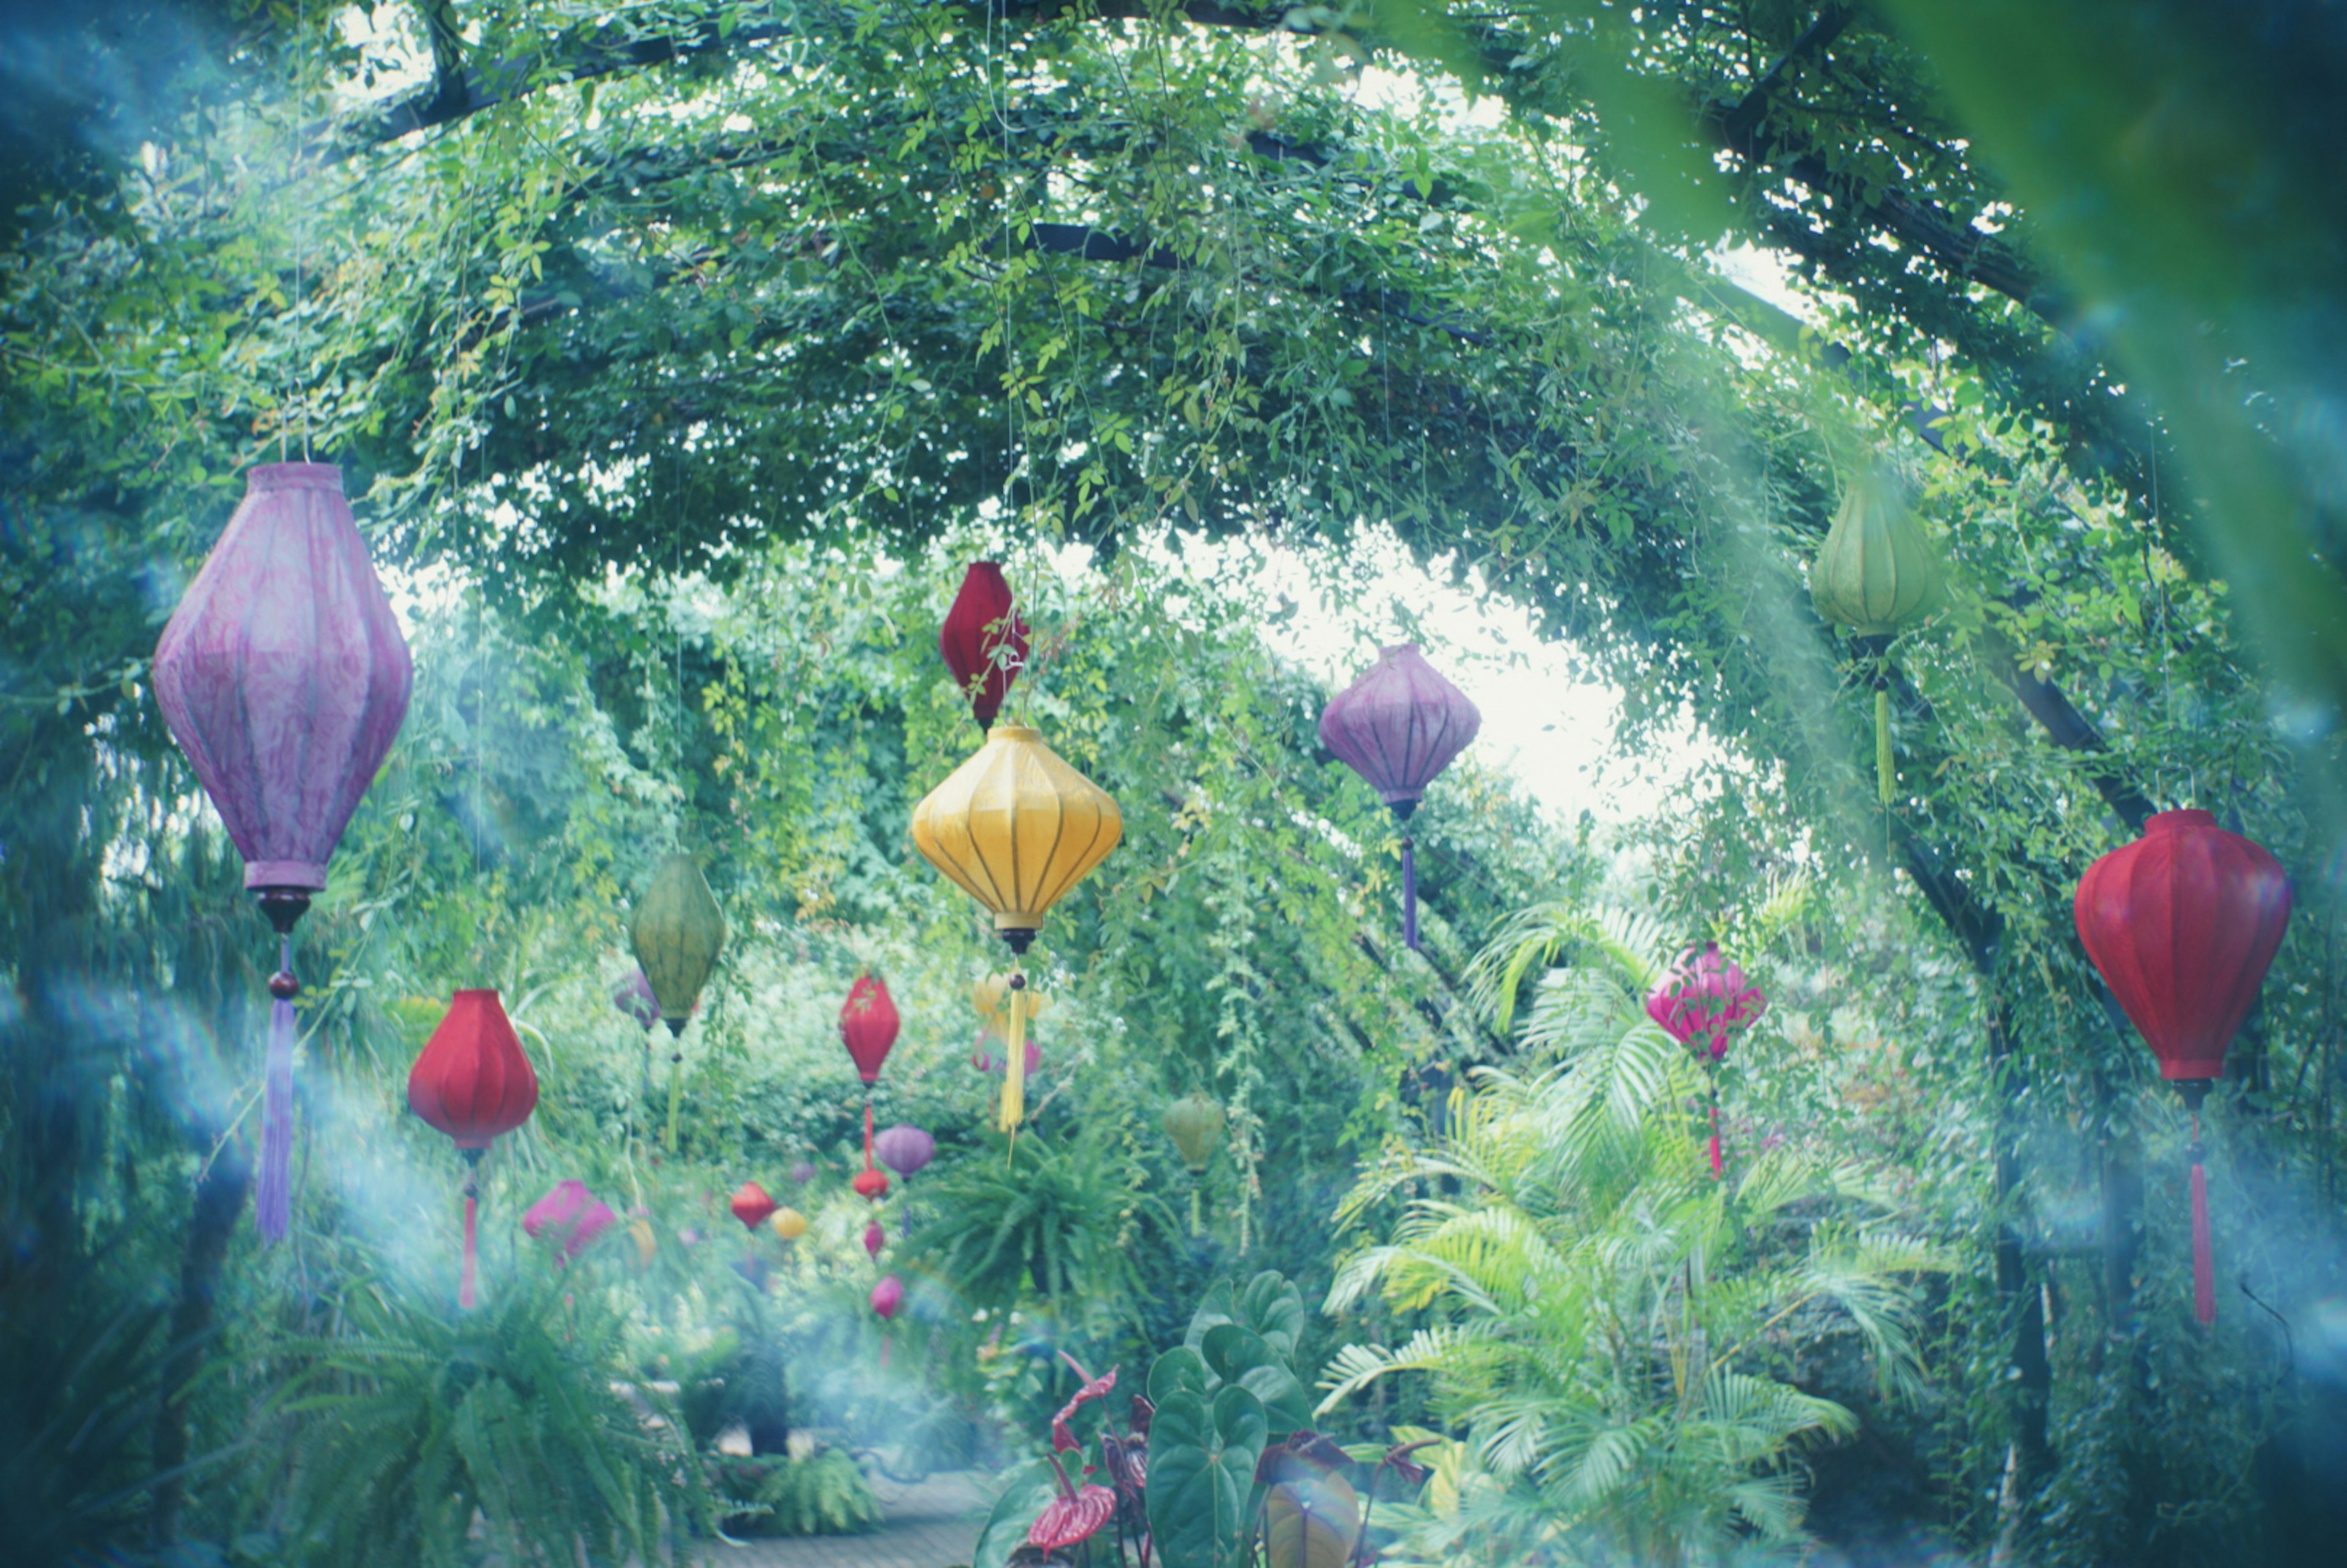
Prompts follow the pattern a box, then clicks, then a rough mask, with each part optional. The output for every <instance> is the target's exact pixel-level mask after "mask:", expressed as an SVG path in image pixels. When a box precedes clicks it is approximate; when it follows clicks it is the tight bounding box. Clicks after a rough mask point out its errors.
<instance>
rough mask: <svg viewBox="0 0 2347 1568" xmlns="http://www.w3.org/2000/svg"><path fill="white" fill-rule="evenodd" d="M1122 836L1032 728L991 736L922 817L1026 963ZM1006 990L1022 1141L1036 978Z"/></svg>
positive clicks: (925, 802)
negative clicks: (1053, 912)
mask: <svg viewBox="0 0 2347 1568" xmlns="http://www.w3.org/2000/svg"><path fill="white" fill-rule="evenodd" d="M1123 834H1124V817H1123V815H1122V813H1120V812H1119V811H1118V810H1117V805H1116V802H1115V801H1114V800H1112V799H1111V798H1110V796H1109V794H1108V792H1107V791H1106V790H1104V789H1102V788H1101V787H1100V786H1099V785H1098V784H1094V783H1092V780H1090V779H1088V778H1086V777H1084V775H1083V774H1080V773H1078V772H1077V771H1076V770H1075V769H1074V768H1072V767H1070V766H1069V765H1068V764H1066V763H1065V762H1063V761H1061V759H1060V757H1059V755H1058V754H1057V753H1054V752H1053V751H1052V750H1051V747H1050V746H1047V745H1045V744H1044V743H1043V737H1042V736H1041V735H1040V734H1039V733H1036V732H1035V731H1033V730H1031V729H1029V728H1027V727H1026V726H1025V725H1023V724H1004V725H1001V726H999V728H997V729H995V730H992V731H990V732H989V733H988V735H987V739H986V744H984V745H983V746H980V747H979V750H978V753H977V754H976V755H974V756H972V757H971V758H970V759H969V761H967V762H965V763H963V764H961V766H959V767H958V768H956V769H955V770H954V771H953V772H952V773H950V774H948V775H947V776H946V779H945V782H944V783H942V784H938V787H937V788H935V789H933V790H931V791H930V792H929V793H928V794H927V795H926V796H924V797H923V798H922V800H921V803H920V804H918V805H917V806H915V807H914V808H913V844H914V845H915V847H917V849H919V850H920V852H921V855H922V856H923V857H924V858H926V859H927V860H928V863H929V864H930V865H932V866H936V867H937V868H938V870H939V871H942V872H943V873H945V875H946V876H947V877H948V878H949V879H950V880H951V881H952V882H953V883H954V884H955V885H956V886H959V887H960V888H961V889H962V891H964V892H965V893H968V894H969V896H970V897H973V898H975V899H977V900H978V901H979V904H981V905H983V906H984V907H986V908H987V909H988V910H989V911H990V912H991V913H992V914H993V916H994V929H995V932H996V934H997V935H998V936H999V937H1000V938H1002V940H1003V942H1004V943H1005V945H1007V946H1008V947H1009V948H1010V951H1011V952H1012V954H1013V955H1015V956H1021V957H1023V956H1024V955H1025V953H1026V951H1027V948H1028V946H1029V944H1030V943H1031V942H1033V941H1034V939H1035V932H1036V930H1037V929H1038V928H1039V927H1040V926H1041V925H1042V923H1043V916H1044V914H1045V912H1046V911H1048V910H1049V909H1050V908H1051V906H1052V905H1054V904H1056V903H1058V902H1059V901H1060V899H1061V897H1065V896H1066V894H1067V892H1068V890H1069V889H1070V888H1071V887H1073V886H1075V885H1076V884H1077V883H1079V882H1081V881H1082V880H1083V879H1084V877H1085V876H1089V875H1090V874H1091V872H1092V868H1093V867H1094V866H1098V865H1099V864H1100V863H1101V862H1102V860H1103V859H1105V858H1106V857H1107V856H1108V852H1109V851H1110V850H1112V849H1114V848H1115V847H1116V845H1117V841H1118V840H1119V839H1120V838H1122V836H1123ZM1005 985H1006V988H1007V990H1008V997H1007V999H1006V1002H1005V1013H1006V1022H1005V1028H1004V1031H1003V1037H1004V1040H1006V1041H1007V1043H1008V1045H1009V1048H1010V1049H1009V1058H1010V1061H1009V1066H1008V1069H1007V1071H1005V1072H1004V1074H1003V1085H1002V1110H1001V1115H1000V1117H999V1121H998V1123H997V1124H998V1125H999V1127H1000V1128H1001V1129H1002V1131H1003V1132H1017V1131H1018V1128H1019V1123H1020V1122H1021V1121H1022V1120H1024V1119H1025V1117H1026V1113H1027V1098H1026V1092H1027V1071H1026V1070H1027V1053H1026V1050H1025V1045H1026V1038H1027V1018H1028V1006H1027V1002H1028V998H1027V996H1026V990H1027V977H1026V975H1025V973H1024V972H1023V971H1022V970H1021V969H1020V968H1018V967H1017V966H1016V965H1014V967H1013V968H1012V970H1011V973H1010V979H1008V980H1007V981H1006V982H1005Z"/></svg>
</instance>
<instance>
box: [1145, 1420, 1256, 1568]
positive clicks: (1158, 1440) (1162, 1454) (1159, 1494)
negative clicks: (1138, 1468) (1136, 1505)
mask: <svg viewBox="0 0 2347 1568" xmlns="http://www.w3.org/2000/svg"><path fill="white" fill-rule="evenodd" d="M1267 1430H1268V1429H1267V1428H1266V1423H1265V1420H1264V1413H1263V1402H1262V1401H1261V1400H1259V1399H1256V1398H1255V1396H1254V1395H1253V1394H1251V1393H1249V1392H1247V1391H1246V1390H1245V1389H1237V1388H1230V1389H1224V1390H1223V1391H1222V1392H1221V1393H1220V1394H1218V1395H1216V1396H1215V1397H1214V1403H1213V1405H1212V1406H1211V1407H1210V1406H1209V1405H1208V1404H1207V1403H1206V1401H1205V1399H1204V1398H1203V1397H1202V1396H1200V1395H1197V1394H1194V1393H1190V1392H1188V1391H1186V1390H1184V1391H1181V1392H1177V1393H1175V1394H1174V1395H1173V1397H1172V1398H1171V1399H1167V1400H1166V1401H1165V1402H1164V1403H1163V1404H1162V1405H1160V1406H1158V1407H1157V1414H1156V1416H1155V1418H1154V1419H1153V1420H1152V1421H1151V1422H1150V1427H1149V1530H1150V1534H1151V1536H1152V1537H1153V1540H1154V1541H1155V1542H1156V1545H1157V1555H1158V1560H1159V1561H1160V1562H1162V1563H1164V1565H1165V1568H1218V1565H1219V1564H1220V1563H1222V1562H1224V1561H1225V1559H1227V1558H1229V1557H1231V1556H1233V1555H1235V1553H1236V1550H1237V1545H1238V1540H1239V1537H1240V1535H1241V1534H1242V1532H1244V1531H1245V1528H1246V1501H1247V1495H1248V1493H1249V1491H1250V1490H1251V1489H1252V1488H1253V1487H1254V1485H1255V1463H1256V1461H1257V1460H1259V1459H1261V1458H1262V1456H1263V1445H1264V1441H1265V1439H1266V1434H1267Z"/></svg>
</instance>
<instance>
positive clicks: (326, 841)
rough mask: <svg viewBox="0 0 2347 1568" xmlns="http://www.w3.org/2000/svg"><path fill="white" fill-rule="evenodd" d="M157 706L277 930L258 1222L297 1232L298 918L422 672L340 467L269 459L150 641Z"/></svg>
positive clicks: (268, 1234)
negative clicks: (292, 1166) (293, 1213)
mask: <svg viewBox="0 0 2347 1568" xmlns="http://www.w3.org/2000/svg"><path fill="white" fill-rule="evenodd" d="M153 669H154V682H155V703H156V706H158V707H159V708H160V709H161V710H162V711H163V719H164V722H165V723H168V724H169V725H170V727H171V738H172V739H173V740H176V741H177V742H179V749H180V750H181V751H182V752H184V753H187V758H188V762H189V764H190V766H191V767H193V768H194V769H195V773H196V777H197V779H198V780H199V781H200V783H201V784H203V786H204V793H205V794H208V795H210V797H211V801H212V804H213V805H214V806H215V807H217V808H218V809H219V811H220V821H221V822H222V823H223V824H224V825H226V826H227V828H228V834H229V837H230V838H231V839H232V840H233V841H234V842H235V844H236V848H237V853H238V854H240V855H241V856H243V857H244V886H245V887H246V888H247V890H249V891H250V892H251V893H252V894H253V895H254V896H255V897H257V898H258V899H259V900H260V903H261V913H262V914H263V915H265V916H267V917H268V919H269V924H270V927H271V928H272V929H273V930H274V931H275V932H276V933H277V972H276V973H275V974H273V975H272V976H270V977H269V994H270V995H271V996H272V997H273V998H274V999H275V1002H274V1004H273V1005H272V1007H271V1008H270V1009H269V1054H268V1058H267V1064H266V1066H265V1068H264V1070H263V1085H264V1089H263V1094H262V1100H261V1173H260V1178H259V1181H258V1183H257V1184H256V1186H255V1190H254V1194H253V1221H254V1224H255V1225H258V1226H259V1227H260V1230H261V1237H262V1239H263V1240H264V1241H267V1242H271V1243H274V1242H276V1241H278V1240H279V1239H280V1238H282V1236H283V1235H285V1227H286V1224H287V1221H288V1218H289V1215H290V1209H291V1188H290V1187H289V1186H288V1185H287V1183H286V1167H287V1162H288V1160H289V1159H290V1157H291V1154H292V1143H293V1120H292V1118H293V1041H294V1036H295V1034H296V1033H297V1032H298V1030H297V1027H296V1024H297V1020H296V1019H295V1016H294V1011H293V998H294V997H295V996H296V995H298V994H299V993H300V991H301V986H300V985H299V983H298V982H296V981H295V979H294V978H293V927H294V923H295V922H296V921H298V920H300V919H301V917H302V912H303V911H304V910H306V909H308V908H309V907H310V896H311V895H312V894H313V893H315V892H318V891H320V890H321V889H323V887H324V886H326V863H327V862H328V861H329V860H331V859H332V858H333V854H334V845H336V844H337V843H339V842H340V841H341V839H342V836H343V827H344V826H345V825H348V824H349V822H350V820H351V814H352V813H353V812H354V811H356V810H357V809H358V804H359V797H360V796H362V795H364V794H366V791H367V786H368V785H369V784H373V783H374V775H375V773H376V770H378V769H379V768H381V767H382V766H383V759H384V756H385V755H386V754H388V753H389V752H390V751H391V743H392V740H393V738H394V737H395V736H396V735H397V734H398V733H399V725H400V721H401V720H403V719H404V718H405V717H406V714H407V697H408V690H409V687H410V685H411V684H412V682H413V670H412V667H411V666H410V663H409V661H408V655H407V642H406V640H405V638H403V637H402V636H401V635H400V630H399V620H398V618H397V617H396V616H395V615H393V613H392V610H391V600H389V599H387V598H385V597H384V591H383V584H382V583H381V581H379V580H378V579H376V577H375V574H374V565H373V563H372V562H370V561H369V560H368V559H367V548H366V541H365V540H364V538H361V537H360V536H359V530H358V524H357V523H356V521H355V520H354V519H353V518H352V516H351V508H350V504H349V503H348V502H346V501H344V500H343V471H342V470H341V469H340V468H337V467H335V466H333V464H331V463H269V464H264V465H262V466H260V467H257V468H255V469H253V470H252V472H251V474H249V475H247V476H246V477H245V496H244V499H243V501H242V502H241V503H240V504H239V505H238V507H237V508H236V515H235V516H234V517H232V518H230V519H229V521H228V527H227V528H226V529H224V530H223V531H222V532H221V534H220V542H219V543H217V544H215V545H214V546H213V547H212V552H211V554H210V556H208V557H206V558H205V560H204V565H203V569H202V570H200V571H199V572H198V573H197V574H196V580H195V581H193V582H191V583H190V584H189V585H188V590H187V592H186V593H185V594H183V595H182V596H181V597H180V600H179V608H178V609H176V610H173V611H172V612H171V619H170V621H169V624H168V625H166V626H165V627H164V628H163V635H162V638H161V639H160V640H159V641H158V642H157V643H156V644H155V662H154V667H153Z"/></svg>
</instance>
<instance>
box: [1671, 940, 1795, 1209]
mask: <svg viewBox="0 0 2347 1568" xmlns="http://www.w3.org/2000/svg"><path fill="white" fill-rule="evenodd" d="M1766 1011H1768V998H1766V997H1764V996H1762V995H1761V994H1760V988H1759V987H1758V986H1751V985H1747V984H1746V983H1745V980H1744V968H1743V966H1741V965H1739V964H1731V963H1728V962H1727V960H1726V959H1724V958H1721V957H1720V956H1719V944H1718V943H1717V942H1706V943H1705V944H1704V945H1703V950H1702V951H1701V952H1700V953H1698V952H1696V950H1695V949H1694V948H1688V949H1687V950H1686V952H1684V953H1681V954H1680V955H1679V961H1678V962H1677V963H1676V964H1674V965H1672V966H1671V970H1670V973H1668V974H1666V975H1665V976H1664V977H1663V981H1662V983H1661V984H1660V985H1658V986H1656V987H1655V989H1653V990H1652V991H1651V992H1649V993H1647V996H1646V1016H1647V1017H1648V1018H1650V1019H1653V1020H1655V1023H1657V1024H1659V1025H1660V1026H1661V1027H1662V1030H1663V1032H1664V1033H1665V1034H1667V1035H1669V1036H1670V1037H1671V1038H1672V1039H1673V1040H1677V1041H1678V1042H1679V1043H1680V1044H1681V1045H1684V1046H1686V1047H1687V1048H1688V1049H1690V1050H1693V1051H1694V1052H1695V1053H1696V1060H1697V1061H1701V1062H1702V1063H1703V1065H1704V1067H1705V1069H1706V1072H1708V1071H1709V1070H1711V1069H1713V1068H1716V1067H1717V1065H1718V1064H1719V1062H1720V1061H1722V1060H1724V1059H1725V1058H1726V1057H1727V1041H1728V1037H1729V1036H1731V1035H1733V1034H1736V1033H1738V1032H1740V1031H1742V1030H1747V1029H1749V1028H1750V1027H1751V1026H1752V1025H1753V1024H1754V1023H1755V1022H1757V1021H1758V1019H1759V1017H1760V1015H1761V1014H1762V1013H1764V1012H1766ZM1726 1172H1727V1166H1726V1164H1725V1163H1723V1162H1722V1161H1721V1159H1720V1157H1719V1083H1718V1080H1717V1077H1714V1078H1713V1079H1712V1088H1711V1173H1712V1174H1713V1175H1715V1176H1718V1175H1724V1174H1725V1173H1726Z"/></svg>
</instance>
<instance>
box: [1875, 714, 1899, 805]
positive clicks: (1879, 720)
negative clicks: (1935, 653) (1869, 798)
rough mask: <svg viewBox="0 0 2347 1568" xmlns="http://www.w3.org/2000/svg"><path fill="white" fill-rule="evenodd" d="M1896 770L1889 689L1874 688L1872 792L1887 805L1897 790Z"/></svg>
mask: <svg viewBox="0 0 2347 1568" xmlns="http://www.w3.org/2000/svg"><path fill="white" fill-rule="evenodd" d="M1897 778H1898V770H1897V768H1896V767H1895V766H1894V765H1893V764H1892V761H1891V689H1890V688H1889V687H1888V686H1877V687H1876V688H1875V689H1874V793H1875V794H1879V795H1881V797H1882V804H1885V805H1889V804H1891V795H1892V794H1895V793H1896V791H1897V784H1896V780H1897Z"/></svg>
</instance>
